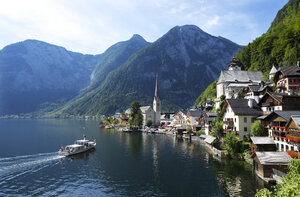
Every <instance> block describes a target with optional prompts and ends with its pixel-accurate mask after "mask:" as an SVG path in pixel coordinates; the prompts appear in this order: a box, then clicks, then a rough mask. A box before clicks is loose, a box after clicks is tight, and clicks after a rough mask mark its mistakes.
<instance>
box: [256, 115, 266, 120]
mask: <svg viewBox="0 0 300 197" xmlns="http://www.w3.org/2000/svg"><path fill="white" fill-rule="evenodd" d="M267 116H268V115H263V116H259V117H257V118H256V119H257V120H264V119H265V118H266V117H267Z"/></svg>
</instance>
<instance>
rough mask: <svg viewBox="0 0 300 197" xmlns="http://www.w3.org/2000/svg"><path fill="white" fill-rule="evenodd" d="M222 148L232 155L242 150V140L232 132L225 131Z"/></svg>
mask: <svg viewBox="0 0 300 197" xmlns="http://www.w3.org/2000/svg"><path fill="white" fill-rule="evenodd" d="M224 148H225V150H227V152H228V153H230V154H232V155H237V154H238V153H241V152H243V148H242V141H240V140H239V139H238V137H236V136H235V135H234V134H233V133H227V134H226V136H225V137H224Z"/></svg>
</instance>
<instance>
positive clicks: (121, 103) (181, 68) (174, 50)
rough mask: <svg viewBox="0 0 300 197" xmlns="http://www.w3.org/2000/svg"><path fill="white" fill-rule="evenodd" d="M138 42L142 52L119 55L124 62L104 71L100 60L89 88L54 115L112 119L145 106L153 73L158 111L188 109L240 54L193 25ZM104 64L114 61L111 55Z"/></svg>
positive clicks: (150, 94)
mask: <svg viewBox="0 0 300 197" xmlns="http://www.w3.org/2000/svg"><path fill="white" fill-rule="evenodd" d="M142 40H143V39H142V38H141V37H139V39H137V42H139V43H144V45H145V47H144V48H143V47H142V46H141V47H140V48H142V49H141V50H139V51H137V52H136V53H132V55H131V56H130V55H125V56H124V55H123V54H122V55H121V54H119V56H118V57H120V56H122V57H124V58H120V59H121V61H115V62H116V64H108V65H106V67H104V66H103V65H105V64H106V61H103V59H101V60H100V61H102V63H101V64H98V65H102V66H100V69H98V68H97V70H95V71H94V72H93V73H94V74H93V81H92V83H91V86H92V88H90V87H91V86H90V87H88V88H87V89H86V90H87V91H85V93H84V95H83V96H81V97H80V98H77V99H75V100H73V101H72V102H70V103H68V104H67V105H66V106H65V107H64V108H62V109H60V110H59V111H57V113H67V114H89V115H96V114H113V113H115V112H116V111H122V110H124V109H126V108H128V107H129V105H130V103H131V102H132V101H134V100H139V101H140V102H141V103H142V104H143V105H146V104H147V105H150V104H151V103H152V99H153V94H154V82H155V75H156V73H158V75H159V86H160V96H161V99H162V107H163V110H174V109H178V108H182V107H183V108H185V107H189V106H191V105H192V104H193V102H194V101H195V99H196V98H197V96H198V95H199V94H200V93H201V92H202V91H203V90H204V89H205V88H206V86H207V85H208V84H210V83H211V82H212V81H214V80H215V79H216V78H217V77H218V75H219V73H220V70H221V69H224V68H225V67H226V65H228V64H229V62H230V60H231V58H232V57H233V56H234V55H235V54H236V52H237V51H238V50H239V49H241V46H239V45H237V44H235V43H233V42H231V41H229V40H227V39H225V38H222V37H215V36H212V35H209V34H207V33H205V32H204V31H202V30H201V29H200V28H198V27H197V26H194V25H185V26H176V27H174V28H172V29H171V30H170V31H169V32H167V33H166V34H165V35H164V36H162V37H161V38H160V39H158V40H157V41H155V42H154V43H152V44H150V45H149V44H145V42H144V41H143V42H141V41H142ZM146 45H147V46H146ZM125 51H126V50H124V51H121V52H122V53H123V52H125ZM109 59H117V58H115V57H114V55H110V57H109ZM101 68H102V69H101ZM104 68H105V69H104ZM100 70H102V71H100ZM103 70H106V72H103ZM109 71H111V72H109ZM101 73H104V74H101ZM106 73H108V74H107V75H106Z"/></svg>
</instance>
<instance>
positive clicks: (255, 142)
mask: <svg viewBox="0 0 300 197" xmlns="http://www.w3.org/2000/svg"><path fill="white" fill-rule="evenodd" d="M250 139H251V152H256V151H276V145H275V142H274V140H273V139H272V138H270V137H250Z"/></svg>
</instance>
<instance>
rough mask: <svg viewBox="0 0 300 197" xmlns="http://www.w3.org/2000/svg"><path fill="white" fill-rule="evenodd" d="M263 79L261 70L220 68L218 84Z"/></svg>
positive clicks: (259, 80)
mask: <svg viewBox="0 0 300 197" xmlns="http://www.w3.org/2000/svg"><path fill="white" fill-rule="evenodd" d="M263 79H264V76H263V73H262V72H261V71H245V70H222V71H221V74H220V77H219V80H218V84H219V83H222V82H258V83H259V82H261V81H262V80H263Z"/></svg>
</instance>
